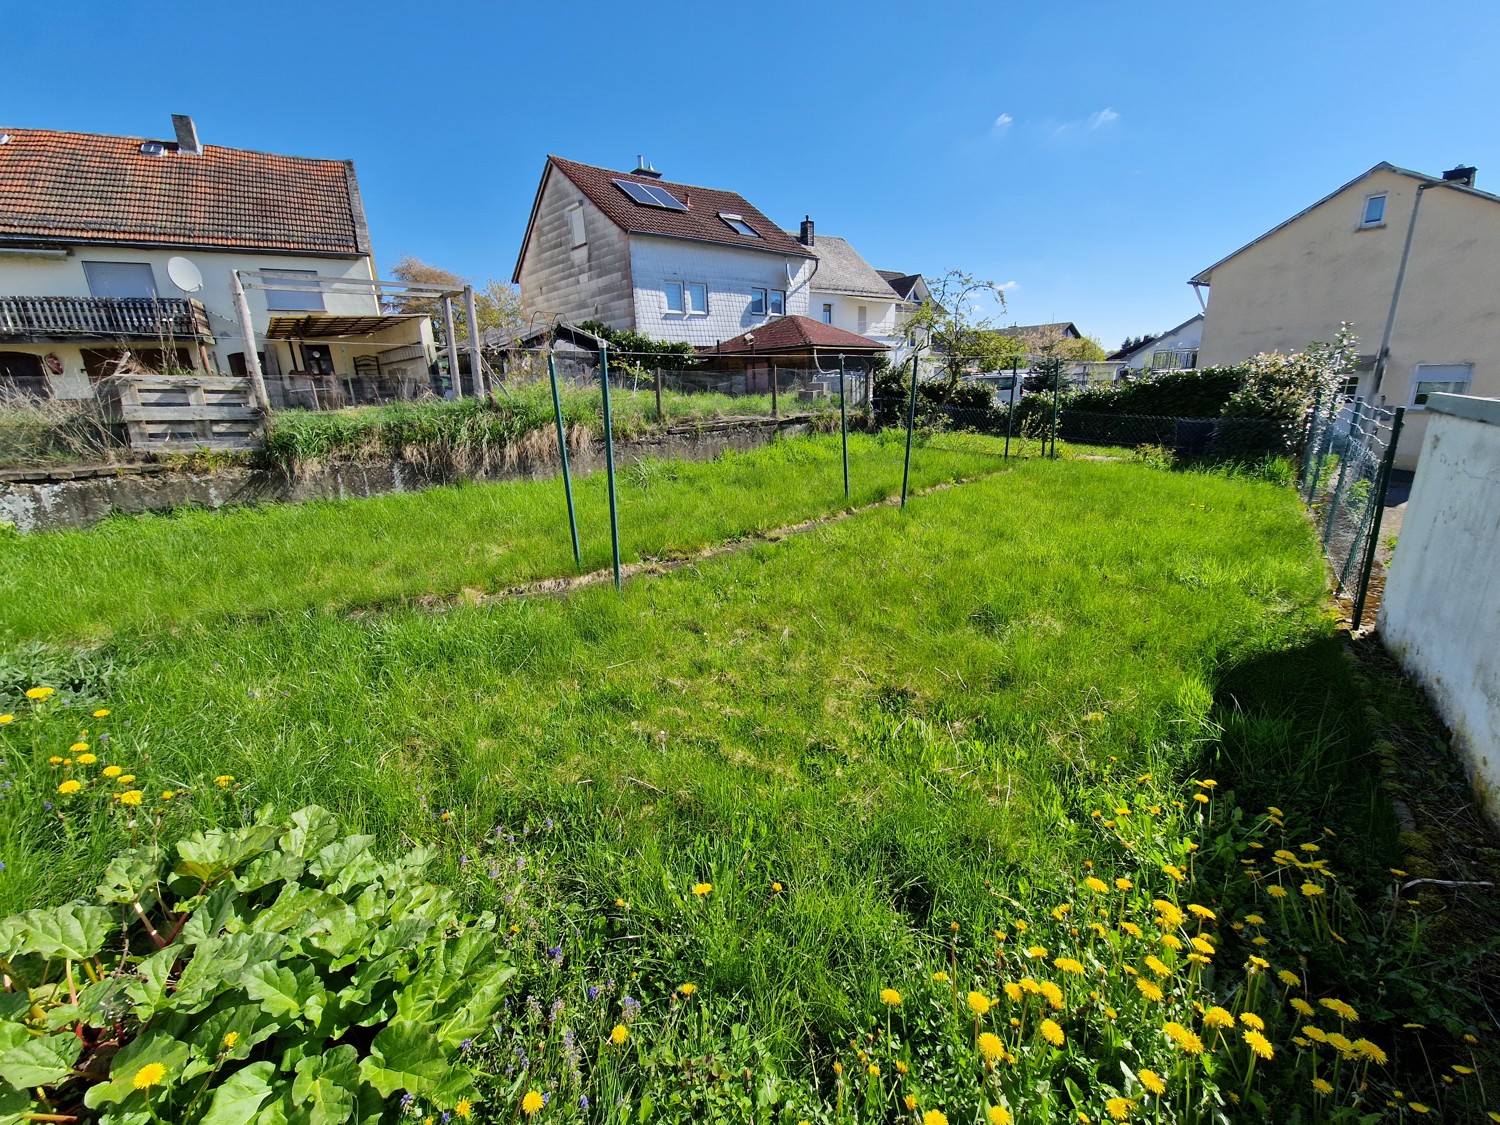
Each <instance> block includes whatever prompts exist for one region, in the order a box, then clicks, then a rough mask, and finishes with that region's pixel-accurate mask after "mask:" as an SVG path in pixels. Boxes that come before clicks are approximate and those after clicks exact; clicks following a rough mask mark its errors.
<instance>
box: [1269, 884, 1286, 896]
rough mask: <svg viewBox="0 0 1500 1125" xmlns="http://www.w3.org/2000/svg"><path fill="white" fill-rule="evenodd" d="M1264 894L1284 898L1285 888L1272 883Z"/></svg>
mask: <svg viewBox="0 0 1500 1125" xmlns="http://www.w3.org/2000/svg"><path fill="white" fill-rule="evenodd" d="M1266 894H1268V895H1270V896H1271V897H1272V898H1286V888H1285V887H1283V886H1281V885H1280V884H1279V883H1272V884H1271V885H1270V886H1269V887H1267V888H1266Z"/></svg>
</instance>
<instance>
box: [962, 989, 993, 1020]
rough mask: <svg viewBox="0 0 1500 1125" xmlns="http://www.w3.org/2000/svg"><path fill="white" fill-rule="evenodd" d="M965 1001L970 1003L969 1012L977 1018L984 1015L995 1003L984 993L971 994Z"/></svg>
mask: <svg viewBox="0 0 1500 1125" xmlns="http://www.w3.org/2000/svg"><path fill="white" fill-rule="evenodd" d="M964 999H965V1000H967V1001H968V1004H969V1010H970V1011H971V1012H973V1013H974V1014H975V1015H976V1016H982V1015H984V1014H985V1013H986V1012H988V1011H989V1010H990V1007H991V1006H992V1005H993V1004H994V1001H993V1000H991V999H990V998H989V997H988V996H986V995H985V994H984V993H982V992H971V993H969V995H968V996H966V997H965V998H964Z"/></svg>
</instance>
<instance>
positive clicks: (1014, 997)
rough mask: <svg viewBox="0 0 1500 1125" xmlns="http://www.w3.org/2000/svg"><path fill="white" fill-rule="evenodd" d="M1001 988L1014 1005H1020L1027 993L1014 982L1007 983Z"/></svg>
mask: <svg viewBox="0 0 1500 1125" xmlns="http://www.w3.org/2000/svg"><path fill="white" fill-rule="evenodd" d="M1000 987H1001V988H1003V989H1005V995H1006V997H1007V998H1008V999H1009V1000H1010V1002H1011V1003H1012V1004H1019V1003H1020V1002H1021V998H1022V997H1023V996H1024V995H1025V993H1024V992H1023V991H1022V990H1021V986H1020V985H1019V984H1017V983H1016V982H1015V981H1013V980H1008V981H1006V982H1005V983H1004V984H1003V985H1001V986H1000Z"/></svg>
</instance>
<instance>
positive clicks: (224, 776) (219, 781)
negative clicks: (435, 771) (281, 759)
mask: <svg viewBox="0 0 1500 1125" xmlns="http://www.w3.org/2000/svg"><path fill="white" fill-rule="evenodd" d="M214 784H215V785H217V786H218V787H219V788H220V789H228V788H229V787H230V786H231V785H233V784H234V775H233V774H231V773H221V774H220V775H219V776H218V777H216V778H214ZM450 815H451V814H450Z"/></svg>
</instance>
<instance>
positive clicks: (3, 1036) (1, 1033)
mask: <svg viewBox="0 0 1500 1125" xmlns="http://www.w3.org/2000/svg"><path fill="white" fill-rule="evenodd" d="M31 1038H32V1034H31V1032H29V1031H27V1030H26V1028H25V1026H24V1025H22V1024H19V1023H0V1055H3V1054H5V1052H6V1051H8V1050H10V1049H11V1048H12V1047H19V1046H20V1045H21V1044H22V1043H25V1042H27V1041H29V1040H30V1039H31Z"/></svg>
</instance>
